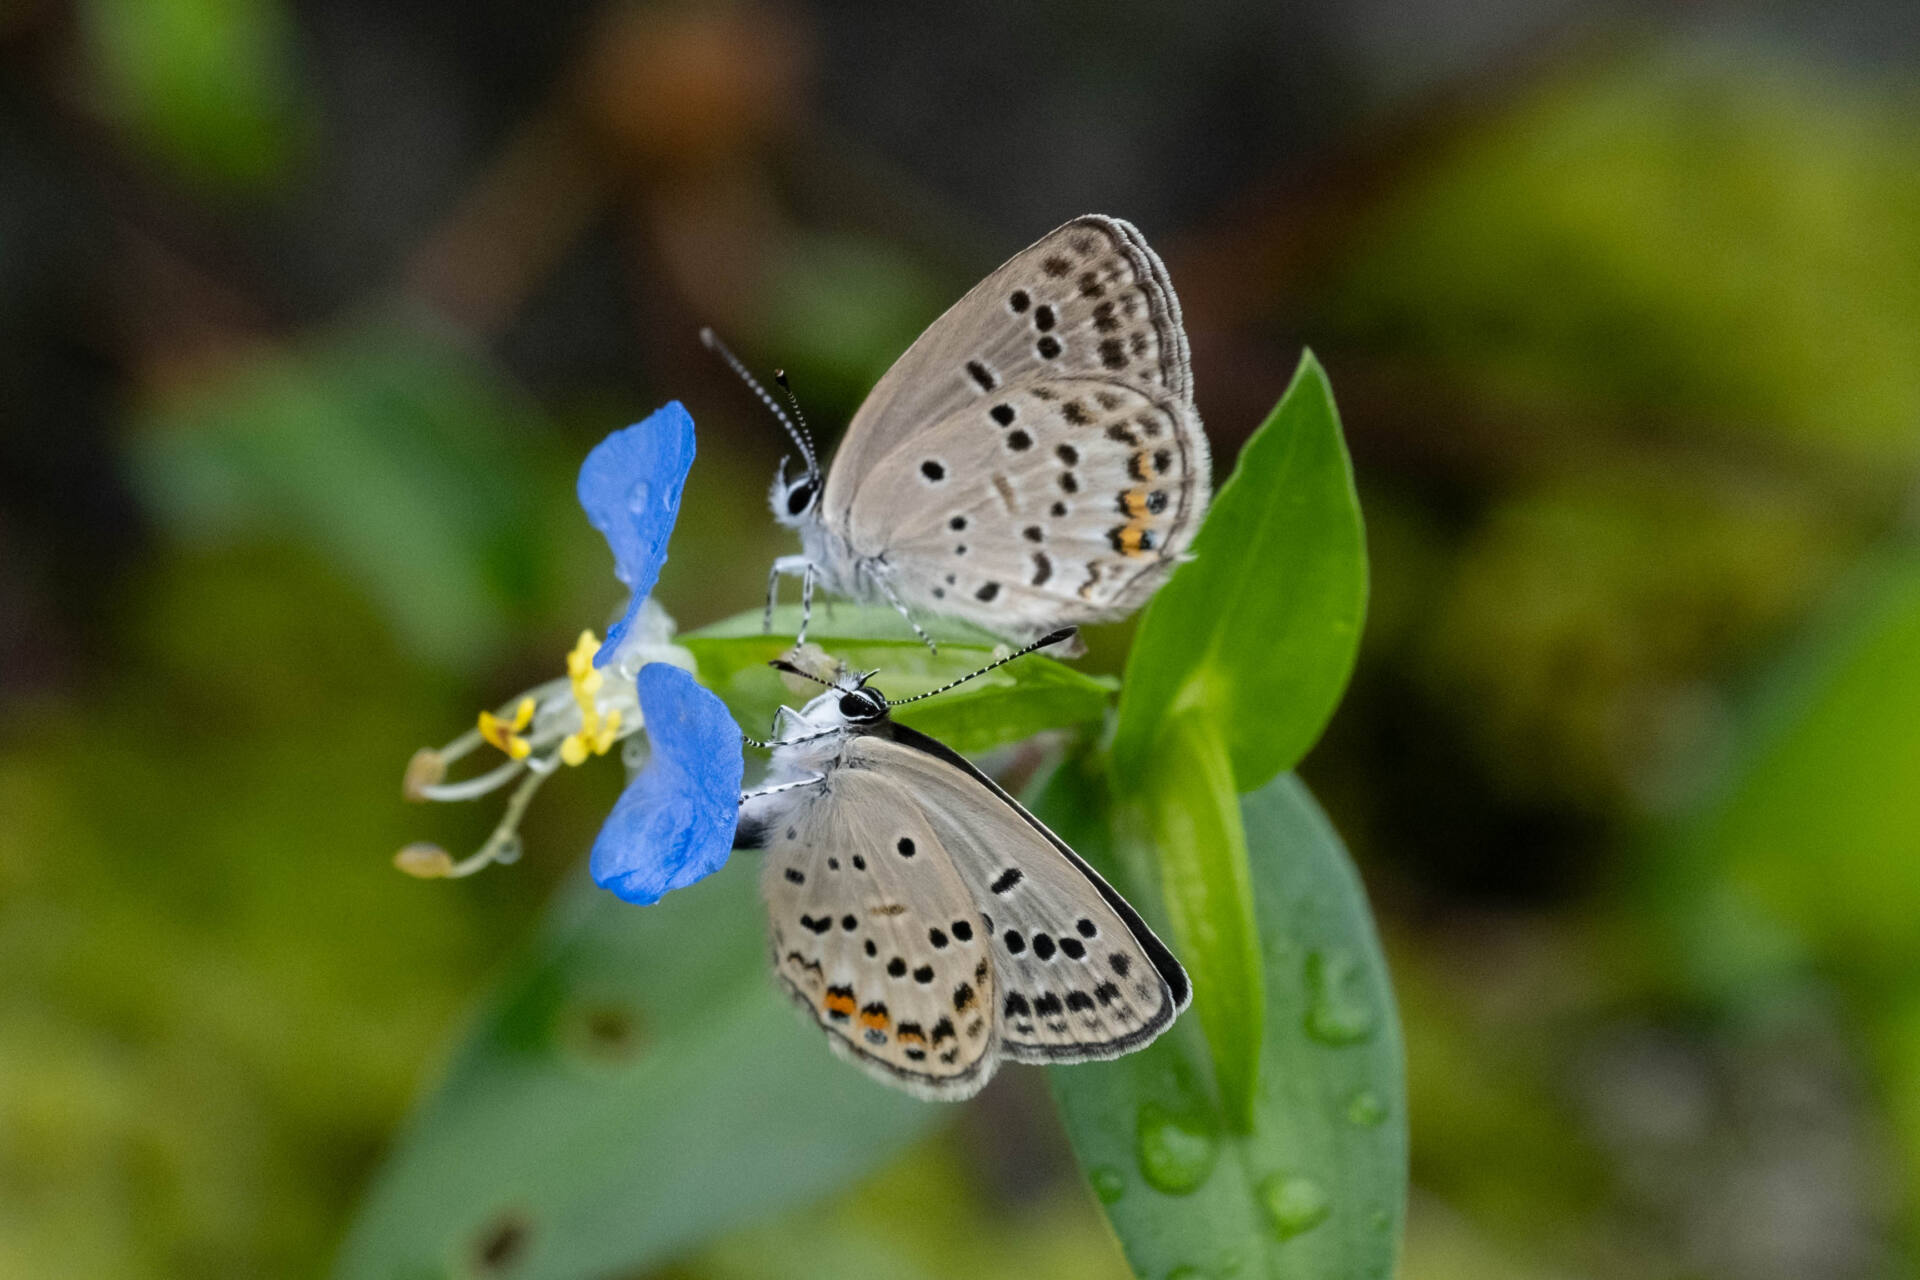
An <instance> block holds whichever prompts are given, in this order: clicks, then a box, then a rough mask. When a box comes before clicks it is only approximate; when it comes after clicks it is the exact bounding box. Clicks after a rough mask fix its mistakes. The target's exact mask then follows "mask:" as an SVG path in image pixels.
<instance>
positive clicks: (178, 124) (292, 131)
mask: <svg viewBox="0 0 1920 1280" xmlns="http://www.w3.org/2000/svg"><path fill="white" fill-rule="evenodd" d="M79 13H80V16H81V19H82V23H81V27H82V31H83V33H84V34H85V37H86V48H87V52H88V54H89V56H90V60H91V62H92V66H93V70H94V72H95V74H96V75H97V76H98V77H99V79H100V82H101V85H102V87H103V88H104V89H105V90H106V98H107V104H108V108H109V110H110V111H111V112H112V114H114V115H115V116H116V117H117V118H118V119H119V121H120V122H121V123H123V124H125V125H126V126H128V127H129V128H130V130H131V131H132V132H133V134H134V135H135V137H136V138H137V139H138V140H139V141H141V142H143V143H145V144H147V145H148V146H149V147H151V148H152V149H153V150H155V151H157V152H159V153H160V154H161V155H163V156H164V157H165V158H166V159H168V160H170V161H172V162H173V164H174V165H175V166H177V167H178V168H179V170H180V171H181V172H182V173H183V174H184V175H185V176H187V177H189V178H194V179H198V180H200V181H202V182H205V183H207V184H208V185H210V186H220V187H228V188H236V189H238V188H256V187H260V186H264V185H266V184H268V183H269V182H271V181H273V180H274V179H276V178H278V177H280V176H282V175H283V174H284V173H285V172H286V170H287V168H288V162H289V161H290V160H291V159H292V158H293V153H294V151H295V147H296V144H297V143H298V142H299V141H300V140H301V135H302V134H303V133H304V132H306V130H305V129H304V128H303V127H302V116H303V115H304V114H305V111H304V107H305V105H306V104H305V103H304V102H303V101H302V97H303V95H302V94H301V93H300V92H299V88H300V76H299V68H298V66H297V65H296V63H297V58H296V57H295V54H296V52H297V51H296V48H295V44H296V36H297V35H298V28H297V26H296V24H295V22H294V20H293V17H292V14H291V13H290V12H289V11H288V5H287V4H285V3H284V0H85V3H83V4H81V5H80V6H79Z"/></svg>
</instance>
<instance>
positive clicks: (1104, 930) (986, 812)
mask: <svg viewBox="0 0 1920 1280" xmlns="http://www.w3.org/2000/svg"><path fill="white" fill-rule="evenodd" d="M847 761H848V763H849V764H851V765H855V766H856V767H857V766H861V765H864V766H865V767H866V768H867V769H868V770H869V771H873V772H883V773H885V774H886V775H887V776H888V777H889V778H894V779H899V780H900V782H901V783H902V790H903V791H904V792H906V793H908V794H911V795H912V796H914V797H915V799H916V800H917V802H918V806H919V809H920V815H921V816H922V817H923V818H924V820H925V821H926V822H927V824H928V825H929V826H930V827H931V829H932V830H933V832H934V833H935V834H936V835H937V836H938V837H939V839H940V841H941V843H942V845H943V846H944V847H945V848H946V849H947V851H948V852H949V853H950V854H951V855H952V865H953V867H954V869H955V870H956V871H957V872H958V874H959V877H960V879H961V880H962V881H963V882H964V883H965V885H966V888H967V890H968V891H969V893H970V894H971V895H972V900H973V901H974V902H975V903H976V904H977V908H978V911H979V913H980V915H981V916H982V917H984V919H985V921H986V923H987V924H988V927H989V929H990V931H991V934H992V945H991V947H990V952H991V955H990V961H991V967H992V971H993V980H994V983H995V984H996V989H997V991H998V998H999V1007H998V1008H997V1009H996V1010H995V1013H996V1014H997V1015H998V1017H999V1043H1000V1051H1001V1052H1002V1053H1003V1054H1005V1056H1007V1057H1009V1058H1012V1059H1014V1060H1016V1061H1021V1062H1082V1061H1086V1060H1089V1059H1098V1058H1113V1057H1118V1056H1119V1055H1121V1054H1123V1053H1128V1052H1131V1051H1132V1050H1134V1049H1138V1048H1139V1047H1141V1046H1142V1045H1144V1044H1147V1043H1148V1042H1149V1041H1151V1040H1152V1039H1153V1038H1154V1037H1155V1036H1157V1035H1159V1034H1160V1033H1161V1032H1162V1031H1164V1030H1166V1028H1167V1027H1168V1026H1170V1025H1171V1024H1172V1022H1173V1019H1174V1017H1175V1016H1176V1015H1177V1014H1178V1013H1179V1012H1180V1010H1182V1009H1183V1008H1185V1007H1186V1005H1187V1001H1188V999H1189V998H1190V996H1191V994H1192V991H1191V987H1190V985H1189V983H1188V981H1187V975H1186V971H1185V970H1183V969H1182V968H1181V967H1180V963H1179V961H1177V960H1175V959H1174V957H1173V953H1172V952H1170V951H1168V950H1167V948H1166V946H1165V945H1164V944H1163V943H1161V941H1160V940H1159V939H1158V938H1156V937H1155V936H1154V934H1153V931H1152V930H1151V929H1149V928H1147V925H1146V923H1145V922H1144V921H1143V920H1141V918H1140V915H1139V913H1138V912H1136V911H1135V910H1134V909H1133V908H1132V907H1131V906H1129V905H1128V904H1127V901H1126V899H1124V898H1122V897H1121V896H1120V895H1119V893H1117V892H1116V891H1115V890H1114V889H1113V888H1112V887H1111V886H1110V885H1108V884H1107V882H1106V881H1105V880H1103V879H1101V878H1100V875H1099V873H1098V872H1096V871H1094V870H1093V868H1091V867H1089V866H1088V865H1087V864H1086V862H1085V861H1083V860H1082V859H1081V858H1080V857H1079V855H1078V854H1076V853H1074V852H1073V850H1071V849H1069V848H1068V847H1067V846H1066V844H1065V843H1063V842H1062V841H1061V840H1060V838H1059V837H1057V836H1055V835H1054V834H1053V833H1052V832H1051V831H1049V830H1047V828H1046V827H1045V826H1044V825H1042V824H1041V823H1040V821H1039V820H1038V819H1037V818H1035V817H1034V816H1033V815H1032V814H1030V813H1028V812H1027V811H1026V809H1024V808H1023V807H1021V805H1020V804H1019V803H1018V802H1017V801H1015V800H1014V799H1013V798H1012V797H1011V796H1009V795H1008V794H1007V793H1006V792H1005V791H1003V790H1001V789H1000V787H999V786H997V785H996V784H995V783H994V782H993V780H992V779H990V778H988V777H986V776H985V775H984V774H982V773H980V772H979V771H978V770H977V769H975V768H974V767H973V766H972V765H971V764H969V763H968V762H967V761H966V760H965V759H964V758H963V757H961V756H959V755H957V754H955V753H954V752H952V751H950V750H948V749H947V748H946V747H944V746H942V745H941V744H940V743H938V742H936V741H934V740H933V739H931V738H929V737H927V736H926V735H925V734H921V733H917V732H915V731H914V730H912V729H908V728H905V727H904V726H901V725H890V726H889V729H888V731H887V733H886V734H884V735H882V734H874V735H868V736H866V737H862V738H860V739H858V740H856V741H855V742H854V743H852V744H850V746H849V748H848V755H847Z"/></svg>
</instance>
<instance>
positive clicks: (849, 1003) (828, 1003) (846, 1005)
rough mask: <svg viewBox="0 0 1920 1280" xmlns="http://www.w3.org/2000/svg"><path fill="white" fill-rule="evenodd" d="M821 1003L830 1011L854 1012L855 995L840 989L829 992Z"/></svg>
mask: <svg viewBox="0 0 1920 1280" xmlns="http://www.w3.org/2000/svg"><path fill="white" fill-rule="evenodd" d="M821 1004H822V1005H823V1006H824V1007H825V1008H826V1010H827V1012H828V1013H844V1014H851V1013H852V1012H853V997H852V996H850V995H843V994H841V993H840V992H838V991H829V992H827V996H826V999H824V1000H822V1001H821Z"/></svg>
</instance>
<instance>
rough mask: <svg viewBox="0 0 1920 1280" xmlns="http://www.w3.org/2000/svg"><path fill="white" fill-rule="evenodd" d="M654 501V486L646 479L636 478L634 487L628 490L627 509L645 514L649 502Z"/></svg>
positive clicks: (634, 512) (637, 513) (638, 513)
mask: <svg viewBox="0 0 1920 1280" xmlns="http://www.w3.org/2000/svg"><path fill="white" fill-rule="evenodd" d="M652 501H653V486H652V485H651V484H649V483H648V482H647V481H645V480H636V481H634V483H633V488H631V489H629V490H627V510H629V511H631V512H633V514H635V515H637V516H638V515H645V514H646V511H647V504H648V503H650V502H652Z"/></svg>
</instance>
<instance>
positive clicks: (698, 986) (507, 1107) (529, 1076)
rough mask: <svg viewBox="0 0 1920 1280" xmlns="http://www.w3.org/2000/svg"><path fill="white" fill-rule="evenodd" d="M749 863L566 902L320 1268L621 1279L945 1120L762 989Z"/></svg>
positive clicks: (855, 1169) (348, 1276)
mask: <svg viewBox="0 0 1920 1280" xmlns="http://www.w3.org/2000/svg"><path fill="white" fill-rule="evenodd" d="M756 870H757V868H756V866H755V864H754V862H753V860H752V859H749V858H740V859H736V860H735V861H734V862H733V863H732V864H731V865H729V866H728V867H727V868H726V869H725V870H724V871H722V872H721V873H720V874H718V875H715V876H713V877H711V878H709V879H707V880H705V881H702V882H701V883H700V884H698V885H695V886H693V887H691V888H688V889H683V890H681V891H680V892H677V893H675V894H673V895H672V897H671V898H670V899H668V900H667V902H665V903H664V904H662V905H659V906H654V907H644V908H636V907H631V906H627V905H625V904H623V903H621V902H619V901H617V900H615V899H614V898H613V897H611V896H610V895H608V894H604V893H601V892H599V891H598V890H594V889H590V888H585V887H582V888H580V889H578V890H576V891H573V892H571V893H569V894H566V895H563V896H562V898H561V900H560V901H559V903H558V905H557V909H556V910H555V912H554V915H553V918H552V920H551V921H550V924H549V927H548V929H547V930H546V932H545V934H544V936H543V937H542V938H541V939H540V940H539V942H538V944H537V945H536V946H535V947H534V948H533V951H532V953H531V954H530V955H529V956H527V957H526V958H525V959H524V960H523V961H522V962H521V963H520V964H519V965H517V966H516V967H515V968H514V969H513V971H512V972H511V973H510V974H509V975H508V977H507V980H506V982H505V983H504V985H503V987H502V988H501V989H500V990H499V991H498V992H497V993H496V994H495V996H494V997H493V998H492V999H490V1000H489V1001H488V1003H487V1005H486V1007H485V1008H484V1010H483V1011H482V1013H481V1016H480V1018H479V1019H478V1023H477V1025H476V1026H475V1028H474V1030H473V1033H472V1035H471V1037H470V1038H469V1039H468V1041H467V1042H466V1044H465V1045H464V1046H463V1047H462V1048H461V1049H460V1051H459V1052H458V1054H457V1055H456V1056H455V1058H454V1060H453V1063H452V1065H451V1067H450V1068H449V1070H448V1072H447V1077H446V1079H445V1080H444V1081H443V1082H442V1083H441V1085H440V1087H439V1088H438V1089H437V1090H436V1091H435V1092H434V1094H433V1095H432V1096H431V1097H430V1098H429V1099H427V1101H426V1102H425V1104H424V1105H423V1106H422V1107H421V1109H420V1111H419V1113H418V1114H417V1115H416V1116H415V1117H414V1119H413V1121H412V1122H411V1124H410V1125H409V1126H408V1130H407V1132H406V1134H405V1136H404V1137H403V1139H402V1141H401V1143H400V1145H399V1148H398V1150H397V1151H396V1152H395V1153H394V1155H393V1157H392V1158H391V1160H390V1161H389V1163H388V1165H387V1167H386V1169H385V1170H384V1171H383V1172H382V1174H381V1175H380V1177H379V1178H378V1180H377V1181H376V1183H375V1185H374V1187H373V1189H372V1191H371V1193H370V1195H369V1197H368V1199H367V1201H366V1203H365V1204H364V1205H363V1206H362V1208H361V1211H360V1214H359V1217H358V1219H357V1220H356V1222H355V1223H354V1225H353V1228H352V1231H351V1232H350V1234H349V1236H348V1238H347V1242H346V1245H345V1248H344V1250H343V1252H342V1254H341V1256H340V1259H339V1262H338V1266H337V1268H336V1272H335V1274H336V1275H337V1276H338V1277H340V1278H341V1280H356V1278H358V1277H368V1278H375V1277H377V1278H378V1280H389V1278H390V1277H395V1276H407V1277H415V1276H418V1277H431V1276H445V1277H463V1276H468V1275H472V1274H476V1273H478V1272H481V1271H488V1270H498V1271H500V1272H501V1273H503V1274H504V1273H507V1272H509V1271H510V1273H511V1274H512V1275H513V1276H514V1277H515V1280H540V1278H542V1277H553V1278H555V1280H560V1278H565V1280H577V1278H578V1277H582V1276H601V1275H614V1274H622V1275H625V1274H633V1273H637V1272H639V1271H641V1270H644V1269H647V1268H650V1267H653V1266H656V1265H658V1264H660V1263H661V1262H663V1261H665V1260H667V1259H669V1258H671V1257H673V1256H675V1255H676V1254H679V1253H681V1252H684V1251H685V1250H687V1249H688V1248H690V1247H691V1246H694V1245H696V1244H698V1243H700V1242H702V1241H704V1240H706V1239H708V1238H709V1237H711V1236H713V1235H715V1234H717V1233H719V1232H721V1231H724V1230H727V1229H728V1228H731V1227H734V1226H738V1225H740V1224H743V1223H746V1222H749V1221H752V1220H753V1219H755V1218H757V1217H759V1216H761V1215H763V1214H766V1213H768V1212H770V1211H772V1210H775V1209H778V1208H781V1207H784V1206H788V1205H792V1204H795V1203H799V1202H803V1201H805V1200H808V1199H811V1198H813V1197H817V1196H819V1195H821V1194H823V1193H825V1192H826V1191H828V1190H831V1189H832V1188H834V1187H837V1186H839V1185H841V1184H842V1183H845V1182H847V1181H849V1180H850V1179H852V1178H855V1177H857V1176H859V1175H860V1174H862V1173H864V1172H866V1171H868V1170H870V1169H872V1168H874V1167H876V1166H877V1165H878V1164H879V1163H880V1162H881V1161H883V1160H885V1159H886V1158H887V1157H888V1155H890V1154H891V1153H893V1152H895V1151H897V1150H898V1149H899V1148H900V1147H901V1146H903V1145H904V1144H905V1143H907V1142H909V1141H911V1140H912V1139H913V1138H915V1137H917V1136H919V1135H920V1134H922V1133H923V1132H925V1131H926V1130H927V1128H928V1127H929V1126H931V1125H932V1124H934V1123H935V1122H936V1121H938V1120H940V1119H942V1118H943V1117H944V1116H946V1115H947V1114H948V1113H947V1112H945V1111H943V1110H942V1109H941V1108H938V1107H930V1106H928V1105H927V1104H925V1103H923V1102H918V1101H915V1100H914V1099H911V1098H908V1097H907V1096H905V1095H904V1094H901V1093H898V1092H896V1091H894V1090H891V1089H888V1088H886V1087H884V1086H882V1085H880V1084H877V1083H875V1082H873V1081H870V1080H868V1079H867V1078H866V1077H865V1076H863V1075H862V1074H861V1073H859V1072H857V1071H855V1070H853V1069H852V1068H850V1067H848V1066H847V1065H846V1064H845V1063H843V1062H840V1061H839V1060H838V1059H836V1058H835V1057H834V1056H833V1055H832V1053H830V1052H829V1051H828V1048H827V1046H826V1044H825V1043H823V1041H822V1039H821V1036H820V1034H819V1033H818V1032H817V1031H815V1030H813V1029H811V1028H810V1027H808V1026H806V1025H805V1024H804V1022H803V1020H802V1019H801V1018H800V1017H799V1016H797V1015H796V1013H795V1012H794V1010H793V1009H792V1008H790V1007H789V1006H788V1005H787V1003H786V1002H785V1001H784V1000H783V999H782V998H781V997H779V996H778V995H777V994H776V992H775V990H774V986H773V981H772V978H771V977H770V975H769V974H768V973H767V971H766V939H765V926H764V924H763V923H762V919H761V911H760V907H759V902H758V894H757V893H756V892H755V887H754V878H755V872H756ZM582 880H583V881H584V877H582ZM487 1259H493V1262H492V1263H491V1264H490V1265H488V1266H483V1265H482V1264H483V1262H485V1261H486V1260H487Z"/></svg>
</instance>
